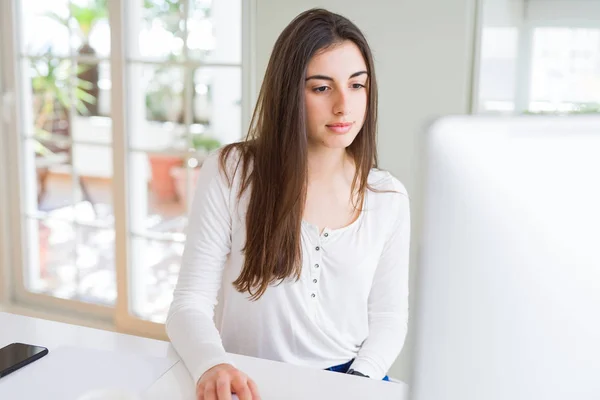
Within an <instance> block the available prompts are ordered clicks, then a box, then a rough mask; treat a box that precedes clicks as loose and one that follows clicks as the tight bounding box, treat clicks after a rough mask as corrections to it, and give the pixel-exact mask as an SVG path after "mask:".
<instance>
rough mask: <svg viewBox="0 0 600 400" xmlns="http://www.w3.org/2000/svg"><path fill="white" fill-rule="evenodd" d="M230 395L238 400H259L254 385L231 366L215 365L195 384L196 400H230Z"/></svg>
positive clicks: (246, 376) (256, 388)
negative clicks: (235, 396)
mask: <svg viewBox="0 0 600 400" xmlns="http://www.w3.org/2000/svg"><path fill="white" fill-rule="evenodd" d="M232 393H235V394H236V395H237V396H238V398H239V399H240V400H260V395H259V393H258V387H257V386H256V383H254V381H253V380H252V379H250V378H248V375H246V374H244V373H243V372H242V371H240V370H238V369H237V368H235V367H234V366H233V365H231V364H219V365H215V366H214V367H212V368H211V369H209V370H208V371H206V372H205V373H204V374H203V375H202V376H201V377H200V379H199V380H198V383H197V384H196V396H197V398H198V400H231V398H232V396H231V394H232Z"/></svg>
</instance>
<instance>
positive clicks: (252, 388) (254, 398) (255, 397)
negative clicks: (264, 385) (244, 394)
mask: <svg viewBox="0 0 600 400" xmlns="http://www.w3.org/2000/svg"><path fill="white" fill-rule="evenodd" d="M248 388H250V393H252V400H261V399H260V393H259V392H258V386H257V385H256V383H255V382H254V381H253V380H252V379H250V378H248Z"/></svg>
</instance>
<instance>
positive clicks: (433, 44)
mask: <svg viewBox="0 0 600 400" xmlns="http://www.w3.org/2000/svg"><path fill="white" fill-rule="evenodd" d="M475 2H476V1H475V0H418V1H417V0H395V1H391V0H372V1H357V0H353V1H352V2H350V1H348V0H323V1H310V0H256V3H257V10H256V12H257V15H256V27H257V32H256V40H257V49H256V62H257V69H256V70H257V76H256V78H257V80H258V82H261V81H262V76H263V74H264V71H265V68H266V65H267V62H268V58H269V55H270V52H271V49H272V46H273V44H274V43H275V40H276V39H277V36H278V35H279V33H280V32H281V31H282V30H283V28H284V27H285V26H286V25H287V24H288V23H289V22H290V21H291V20H292V19H293V18H294V17H295V16H296V15H297V14H299V13H300V12H302V11H304V10H306V9H308V8H312V7H316V6H320V7H324V8H327V9H329V10H331V11H334V12H338V13H340V14H342V15H345V16H346V17H348V18H350V19H352V20H353V21H354V22H355V23H356V24H357V25H358V26H359V27H360V28H361V30H363V32H364V33H365V35H366V36H367V39H368V40H369V42H370V44H371V47H372V49H373V52H374V56H375V63H376V72H377V78H378V83H379V88H380V108H379V111H380V121H379V155H380V160H381V162H380V164H381V167H383V168H385V169H387V170H389V171H390V172H392V173H393V174H394V175H395V176H397V177H398V178H399V179H400V180H401V181H402V182H403V183H404V184H405V185H406V187H407V189H408V191H409V193H410V194H411V202H412V213H413V246H412V257H411V258H412V260H411V268H412V272H411V300H412V295H414V287H415V285H414V283H415V281H414V278H415V276H416V274H415V272H416V269H415V265H416V263H417V255H418V254H417V249H418V240H417V238H418V236H419V232H420V226H421V221H420V211H421V196H420V194H419V192H420V190H421V181H420V178H419V176H420V173H421V168H420V159H419V148H420V146H421V138H422V136H423V130H424V127H425V125H426V124H427V123H428V122H429V121H431V119H432V118H433V117H435V116H439V115H444V114H456V113H466V112H468V110H469V109H470V92H471V67H472V50H473V36H474V30H475V27H474V19H475ZM410 326H411V325H410V324H409V337H408V340H407V342H406V344H405V348H404V350H403V352H402V354H401V356H400V357H399V359H398V360H397V362H396V364H395V365H394V366H393V367H392V370H391V371H390V375H391V376H393V377H396V378H399V379H402V380H409V369H408V367H409V362H410V360H411V353H412V350H411V349H412V333H411V330H410Z"/></svg>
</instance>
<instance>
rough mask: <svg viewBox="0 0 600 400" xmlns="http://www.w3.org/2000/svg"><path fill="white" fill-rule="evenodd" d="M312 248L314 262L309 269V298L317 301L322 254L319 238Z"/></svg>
mask: <svg viewBox="0 0 600 400" xmlns="http://www.w3.org/2000/svg"><path fill="white" fill-rule="evenodd" d="M313 248H314V253H315V258H314V260H315V262H314V264H313V265H312V268H310V282H309V285H310V289H311V290H310V297H311V299H313V300H317V299H318V294H319V290H318V289H319V286H318V285H319V281H320V277H321V267H322V265H321V264H322V260H323V257H322V254H323V246H322V243H321V238H320V237H319V238H318V242H317V245H316V246H314V247H313Z"/></svg>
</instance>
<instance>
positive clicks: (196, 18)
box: [1, 0, 249, 329]
mask: <svg viewBox="0 0 600 400" xmlns="http://www.w3.org/2000/svg"><path fill="white" fill-rule="evenodd" d="M11 4H12V6H13V7H15V13H14V15H16V19H15V20H12V19H11V18H9V15H11V13H8V14H5V15H3V16H2V17H1V18H2V22H3V23H7V24H8V28H7V31H9V29H10V32H13V33H15V34H16V33H18V34H16V36H15V38H16V39H18V40H16V42H17V43H18V46H17V48H13V49H10V52H9V53H10V54H7V59H6V60H3V63H5V64H3V65H6V66H11V65H16V66H17V67H16V68H12V75H11V71H8V76H12V77H14V80H12V81H13V82H12V84H11V85H9V87H7V91H12V92H13V93H16V94H17V98H18V100H19V101H18V102H17V105H16V111H17V112H16V115H17V116H18V117H17V118H15V119H14V120H12V121H11V122H10V123H11V128H14V129H11V132H12V133H11V134H13V135H14V138H15V140H14V141H13V142H14V143H15V148H14V149H13V150H14V152H15V154H17V155H18V156H17V157H16V159H18V169H15V170H14V171H12V172H10V174H11V176H12V182H18V185H19V188H18V189H19V193H20V195H19V196H18V200H17V199H16V198H15V200H14V201H13V202H11V204H10V205H11V207H12V209H13V210H14V211H15V217H14V218H13V221H12V222H13V224H12V226H13V229H14V230H13V232H14V233H15V234H14V237H22V238H23V243H16V244H17V246H16V247H18V249H19V251H18V256H17V258H18V260H15V261H18V262H16V263H14V264H15V265H19V266H22V268H20V269H19V270H18V271H16V275H17V276H18V279H17V280H18V281H19V285H17V286H19V287H18V290H17V295H18V297H19V298H24V299H27V300H28V301H30V302H37V303H40V304H42V303H43V304H48V303H51V304H54V305H57V306H58V307H66V308H73V309H76V310H81V311H85V312H91V313H95V314H98V315H108V316H115V319H116V320H117V321H121V323H122V324H124V325H127V326H133V327H134V328H133V329H136V328H135V326H136V323H138V322H139V323H142V322H143V321H153V322H157V323H161V322H164V319H165V317H166V313H167V310H168V307H169V305H170V302H171V298H172V297H171V296H172V291H173V288H174V285H175V282H176V279H177V274H178V271H179V263H180V259H181V254H182V251H183V244H184V241H185V230H184V228H185V226H186V224H187V213H188V207H189V204H190V200H191V198H192V196H193V191H194V183H195V177H196V175H197V172H198V168H199V167H201V164H202V160H203V157H205V156H206V154H207V153H208V152H210V151H212V150H213V149H215V148H216V147H219V146H221V145H223V144H226V143H230V142H233V141H235V140H238V139H239V138H241V137H242V114H243V113H242V105H243V104H247V103H248V102H247V101H245V100H244V99H245V96H248V95H249V94H248V93H245V92H244V93H242V87H243V85H242V64H243V62H242V22H243V20H242V0H181V1H178V0H132V1H119V0H70V1H69V0H23V1H13V2H11ZM121 38H122V39H123V40H121ZM5 76H6V75H5ZM243 97H244V98H243ZM244 115H247V112H246V111H245V112H244ZM117 277H119V278H120V279H119V280H121V281H123V279H122V278H124V281H126V282H127V285H126V287H122V288H119V287H118V286H117V281H118V280H117ZM136 321H137V322H136ZM140 321H142V322H140Z"/></svg>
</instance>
